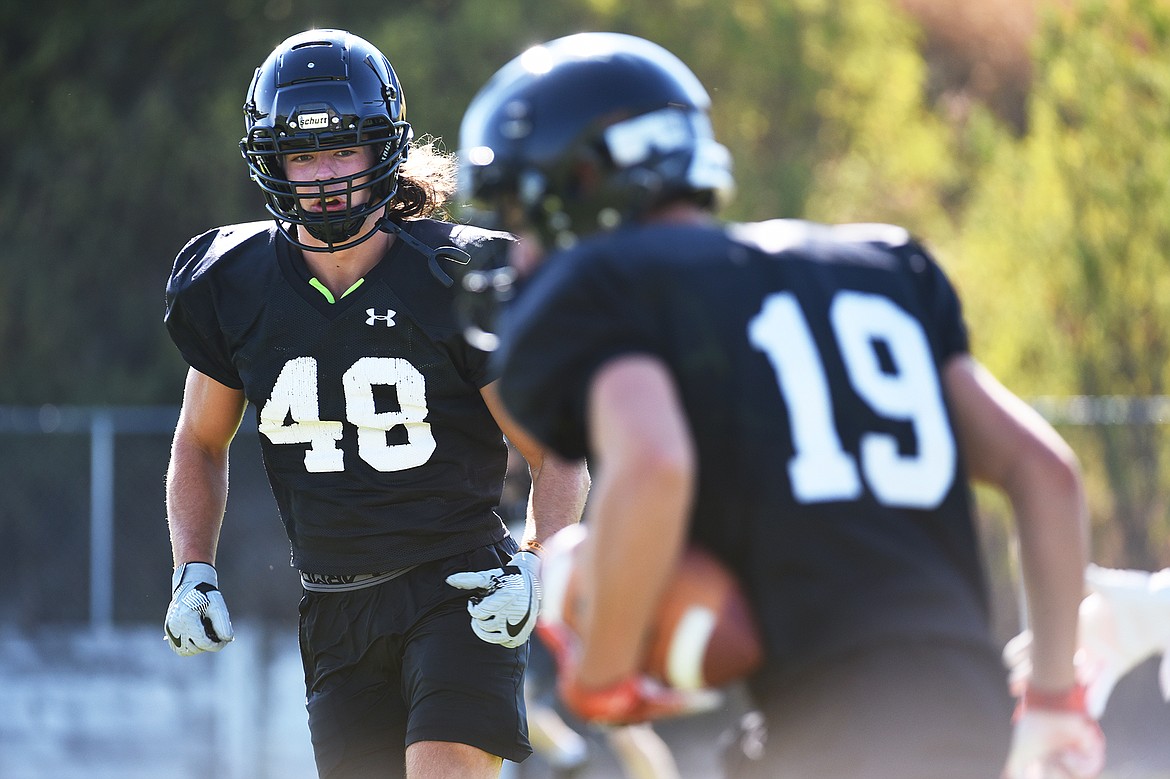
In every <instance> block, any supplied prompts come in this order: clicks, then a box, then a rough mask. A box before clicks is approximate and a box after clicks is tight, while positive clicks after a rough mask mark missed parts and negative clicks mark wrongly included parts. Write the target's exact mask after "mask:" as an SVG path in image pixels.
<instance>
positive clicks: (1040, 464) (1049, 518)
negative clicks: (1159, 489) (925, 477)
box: [944, 356, 1088, 690]
mask: <svg viewBox="0 0 1170 779" xmlns="http://www.w3.org/2000/svg"><path fill="white" fill-rule="evenodd" d="M944 381H945V382H946V390H947V393H948V395H949V397H950V399H951V402H952V403H953V404H954V410H955V417H956V426H957V428H958V430H957V432H958V435H959V439H960V446H961V447H962V451H963V455H964V458H965V460H966V462H967V467H968V469H969V470H970V472H971V477H972V478H973V479H976V480H978V481H983V482H988V483H990V484H993V485H995V486H997V487H999V488H1001V489H1002V490H1003V491H1004V492H1005V494H1006V495H1007V496H1008V498H1009V499H1010V500H1011V504H1012V508H1013V510H1014V512H1015V514H1016V517H1017V524H1018V526H1019V529H1018V532H1019V536H1020V554H1021V556H1022V564H1023V570H1024V586H1025V588H1026V591H1027V600H1028V613H1029V615H1030V618H1031V620H1032V622H1033V631H1034V633H1035V636H1036V639H1035V640H1036V644H1035V648H1034V655H1033V662H1034V666H1033V677H1032V683H1033V684H1034V685H1035V686H1037V687H1039V688H1042V689H1046V690H1063V689H1067V688H1069V687H1071V686H1072V685H1073V684H1074V682H1075V679H1074V675H1073V662H1072V661H1073V653H1074V651H1075V649H1076V627H1077V609H1078V607H1079V604H1080V602H1081V598H1082V597H1083V596H1084V579H1083V575H1082V572H1083V571H1084V569H1085V565H1086V563H1087V562H1088V538H1087V526H1088V518H1087V513H1086V512H1087V509H1086V506H1085V501H1084V493H1083V489H1082V485H1081V479H1080V471H1079V468H1078V466H1077V463H1076V457H1075V455H1074V454H1073V452H1072V451H1071V449H1069V447H1068V445H1067V444H1065V443H1064V441H1063V440H1062V439H1061V438H1060V437H1059V436H1058V435H1057V434H1056V432H1055V431H1054V430H1053V429H1052V427H1051V426H1050V425H1049V424H1048V423H1047V422H1046V421H1045V420H1044V419H1043V418H1042V417H1041V416H1040V415H1039V414H1038V413H1037V412H1036V411H1035V410H1034V409H1032V408H1031V407H1030V406H1029V405H1028V404H1026V403H1025V402H1024V401H1023V400H1021V399H1020V398H1018V397H1016V396H1015V395H1014V394H1012V393H1011V392H1010V391H1008V390H1007V389H1006V388H1004V387H1003V385H1001V384H1000V383H999V382H998V381H997V380H996V379H995V378H994V377H993V376H991V374H990V373H988V372H987V371H986V370H984V369H983V368H982V367H981V366H980V365H979V364H978V363H977V362H976V361H975V360H974V359H972V358H971V357H969V356H963V357H957V358H955V359H953V360H952V361H951V362H950V363H948V364H947V366H946V368H945V373H944ZM1041 636H1043V638H1041Z"/></svg>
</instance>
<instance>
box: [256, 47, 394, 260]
mask: <svg viewBox="0 0 1170 779" xmlns="http://www.w3.org/2000/svg"><path fill="white" fill-rule="evenodd" d="M244 126H245V129H246V130H247V134H246V135H245V136H244V137H243V139H242V140H241V141H240V151H241V152H242V153H243V155H244V159H245V160H246V161H247V163H248V170H249V172H250V174H251V177H252V180H253V181H255V182H256V183H257V184H258V185H259V187H260V190H261V191H262V192H263V193H264V199H265V201H266V208H267V210H268V212H269V213H270V214H272V216H273V217H275V218H276V220H277V223H278V224H279V225H280V227H281V229H282V230H283V231H284V233H285V235H286V236H288V238H289V240H290V241H292V243H294V244H295V245H297V246H299V247H301V248H302V249H307V250H310V251H330V252H332V251H338V250H341V249H347V248H349V247H351V246H356V245H357V244H359V243H361V242H362V241H364V240H366V239H367V238H369V237H370V236H371V235H373V234H374V232H376V227H373V226H371V227H366V228H365V229H364V230H363V226H364V225H365V223H366V218H367V217H368V216H370V215H371V214H373V213H376V212H379V211H381V210H382V209H384V208H385V206H386V205H387V204H388V203H389V202H390V201H391V200H392V199H393V197H394V195H395V193H396V192H397V191H398V168H399V166H400V165H401V164H402V162H403V160H405V159H406V155H407V152H408V150H409V148H410V142H411V139H412V137H413V133H412V131H411V127H410V124H409V123H408V122H407V121H406V99H405V98H404V97H403V94H402V86H401V84H399V82H398V76H397V75H396V74H395V73H394V68H393V67H391V65H390V61H389V60H388V59H386V57H385V55H383V54H382V52H381V51H379V50H378V48H377V47H375V46H374V45H373V44H371V43H370V42H369V41H366V40H364V39H362V38H359V37H358V36H356V35H353V34H352V33H348V32H346V31H344V30H309V31H307V32H302V33H299V34H297V35H294V36H292V37H291V38H288V39H287V40H285V41H284V42H283V43H281V44H280V45H279V46H277V47H276V48H275V49H273V51H272V53H271V54H269V55H268V58H267V59H266V60H265V61H264V64H263V65H261V66H260V67H259V68H257V69H256V75H255V77H254V78H253V79H252V84H251V86H250V87H249V88H248V97H247V100H246V102H245V103H244ZM354 146H372V147H373V149H374V152H375V154H374V163H373V165H372V166H371V167H369V168H367V169H365V170H364V171H362V172H360V173H357V174H355V175H353V176H346V177H343V178H337V179H329V180H322V181H314V182H310V183H311V184H312V185H314V186H316V187H317V188H318V191H319V192H320V193H321V197H322V198H324V195H325V193H326V192H327V191H328V192H329V194H330V195H335V196H338V197H344V199H345V205H346V207H345V209H344V210H340V209H338V210H334V211H322V212H311V211H307V210H305V209H302V208H301V207H300V205H299V203H298V200H297V197H295V196H294V186H295V185H298V184H299V185H300V186H301V188H302V194H301V197H304V194H303V192H304V186H305V182H295V183H294V182H293V181H291V180H290V179H289V178H288V176H287V175H286V174H285V171H284V165H283V155H286V154H290V153H295V152H301V151H327V150H331V149H344V148H348V147H354ZM367 190H368V192H369V196H368V197H367V198H366V200H365V202H362V203H355V202H354V200H355V198H354V196H355V195H357V194H358V193H360V192H363V191H367ZM298 225H303V226H304V227H305V229H306V230H307V231H308V232H309V234H310V235H311V236H313V237H314V238H316V239H317V240H319V241H321V242H323V243H324V244H325V246H323V247H322V246H309V245H306V244H305V243H304V242H302V241H301V240H299V239H298V237H297V229H296V228H297V226H298Z"/></svg>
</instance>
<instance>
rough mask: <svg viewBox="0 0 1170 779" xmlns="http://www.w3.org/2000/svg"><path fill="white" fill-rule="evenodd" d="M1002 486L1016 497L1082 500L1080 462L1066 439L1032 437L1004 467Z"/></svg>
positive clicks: (1015, 498)
mask: <svg viewBox="0 0 1170 779" xmlns="http://www.w3.org/2000/svg"><path fill="white" fill-rule="evenodd" d="M1002 474H1003V476H1002V487H1003V489H1004V491H1005V492H1007V493H1008V495H1010V496H1011V497H1012V498H1013V500H1015V501H1019V500H1022V499H1027V498H1028V497H1031V496H1038V497H1042V496H1050V497H1055V496H1065V497H1067V498H1069V499H1072V500H1075V501H1080V499H1081V496H1082V494H1083V490H1084V485H1083V482H1082V476H1081V466H1080V461H1079V460H1078V459H1077V456H1076V453H1075V452H1073V450H1072V448H1071V447H1069V446H1068V445H1067V444H1066V443H1064V441H1063V440H1060V439H1056V440H1045V439H1032V440H1030V441H1028V442H1027V444H1026V445H1025V446H1024V447H1022V448H1021V450H1019V451H1017V453H1016V457H1014V458H1012V462H1011V463H1009V464H1007V465H1006V467H1005V468H1003V470H1002Z"/></svg>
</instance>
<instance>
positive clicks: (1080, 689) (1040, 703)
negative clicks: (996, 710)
mask: <svg viewBox="0 0 1170 779" xmlns="http://www.w3.org/2000/svg"><path fill="white" fill-rule="evenodd" d="M1020 705H1021V706H1022V707H1023V708H1025V709H1039V710H1043V711H1067V712H1077V713H1084V711H1085V686H1084V685H1083V684H1074V685H1073V686H1072V687H1070V688H1068V689H1067V690H1061V691H1060V692H1047V691H1045V690H1037V689H1036V688H1035V687H1032V686H1031V685H1029V686H1028V687H1026V688H1025V689H1024V696H1023V697H1022V698H1021V699H1020Z"/></svg>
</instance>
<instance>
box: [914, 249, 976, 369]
mask: <svg viewBox="0 0 1170 779" xmlns="http://www.w3.org/2000/svg"><path fill="white" fill-rule="evenodd" d="M900 253H901V255H902V257H903V258H904V259H905V261H906V262H907V265H908V266H909V269H910V272H911V273H912V274H914V276H915V278H916V279H917V280H918V289H919V293H920V295H921V299H922V303H923V308H924V311H925V313H926V315H927V316H928V317H930V319H931V321H930V322H929V324H930V325H932V332H935V333H937V334H938V338H939V341H938V343H937V346H936V348H937V349H938V354H937V355H936V357H937V359H938V363H939V365H942V364H944V363H945V362H946V361H947V360H948V359H949V358H951V357H953V356H955V355H956V354H965V353H967V352H969V351H970V341H969V336H968V333H967V325H966V322H965V321H964V319H963V307H962V303H961V302H960V301H959V295H958V293H957V292H956V291H955V288H954V286H953V285H952V284H951V281H950V279H949V278H948V277H947V275H946V273H945V272H944V271H943V269H942V267H941V266H940V265H939V264H938V262H937V261H936V260H935V258H934V257H933V255H932V254H931V253H930V252H929V251H928V250H927V249H926V248H925V247H924V246H922V245H921V244H920V243H918V242H916V241H910V242H908V243H907V244H906V245H905V246H903V247H901V248H900Z"/></svg>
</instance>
